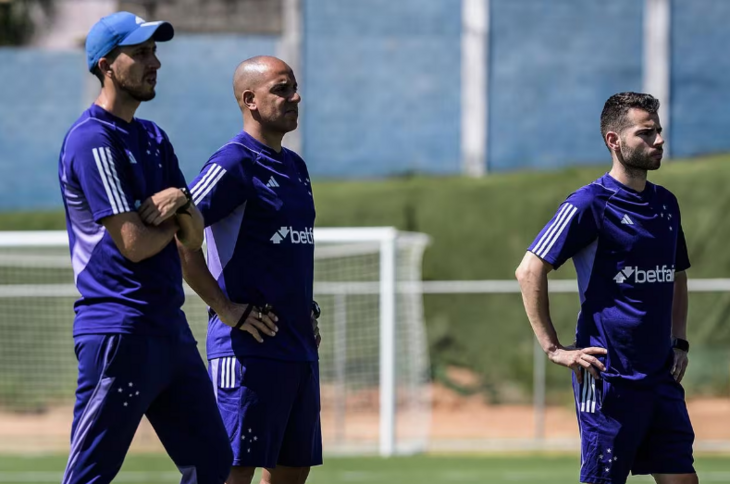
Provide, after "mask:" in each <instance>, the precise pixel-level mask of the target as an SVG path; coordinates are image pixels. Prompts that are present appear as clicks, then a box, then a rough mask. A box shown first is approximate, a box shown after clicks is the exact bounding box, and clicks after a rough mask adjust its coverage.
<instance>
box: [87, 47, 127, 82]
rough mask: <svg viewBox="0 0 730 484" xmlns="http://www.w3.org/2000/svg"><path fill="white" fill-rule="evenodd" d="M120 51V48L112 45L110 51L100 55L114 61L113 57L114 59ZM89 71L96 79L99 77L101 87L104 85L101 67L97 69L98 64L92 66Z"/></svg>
mask: <svg viewBox="0 0 730 484" xmlns="http://www.w3.org/2000/svg"><path fill="white" fill-rule="evenodd" d="M121 52H122V50H121V49H120V48H119V47H114V48H113V49H112V50H111V52H109V53H108V54H106V55H103V56H102V57H104V58H105V59H106V60H108V61H109V62H114V59H116V58H117V56H118V55H119V54H120V53H121ZM91 73H92V74H94V75H95V76H96V78H97V79H99V82H100V83H101V87H104V74H103V73H102V72H101V69H99V65H98V64H97V65H95V66H94V68H93V69H92V70H91Z"/></svg>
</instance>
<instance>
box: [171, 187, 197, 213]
mask: <svg viewBox="0 0 730 484" xmlns="http://www.w3.org/2000/svg"><path fill="white" fill-rule="evenodd" d="M180 191H181V192H182V193H183V195H185V198H187V199H188V201H187V202H185V205H183V206H182V207H180V208H178V209H177V211H176V212H175V213H188V208H190V205H192V203H193V196H192V195H191V194H190V190H188V187H182V188H180ZM188 215H189V214H188Z"/></svg>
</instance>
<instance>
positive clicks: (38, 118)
mask: <svg viewBox="0 0 730 484" xmlns="http://www.w3.org/2000/svg"><path fill="white" fill-rule="evenodd" d="M84 65H85V64H84V57H83V55H82V54H81V53H80V52H78V53H77V52H70V53H69V52H43V51H37V50H26V49H0V210H9V209H17V208H31V207H33V208H37V207H57V206H58V205H59V204H60V201H61V198H60V197H61V195H60V193H61V191H60V189H59V187H58V153H59V150H60V149H61V143H62V141H63V137H64V136H65V134H66V131H67V130H68V128H69V126H71V124H72V123H73V122H74V120H75V119H76V118H78V116H79V114H80V113H81V111H83V109H84V99H83V86H84V82H85V81H86V74H85V72H84Z"/></svg>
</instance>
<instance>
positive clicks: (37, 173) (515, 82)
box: [0, 0, 730, 210]
mask: <svg viewBox="0 0 730 484" xmlns="http://www.w3.org/2000/svg"><path fill="white" fill-rule="evenodd" d="M491 6H492V11H491V12H490V14H491V34H492V35H491V42H490V52H489V55H490V67H489V124H488V147H489V148H488V149H489V159H490V167H489V168H490V170H492V171H507V170H515V169H550V168H555V167H559V166H565V165H571V164H576V163H581V164H583V163H601V164H602V163H607V162H608V159H609V156H608V152H607V151H606V149H605V148H604V146H603V144H602V141H601V137H600V133H599V126H598V123H599V119H598V118H599V115H600V111H601V108H602V106H603V103H604V102H605V100H606V98H608V96H610V95H611V94H613V93H615V92H618V91H624V90H640V89H641V84H642V82H641V78H642V55H643V46H642V30H643V18H642V16H643V8H642V6H643V2H641V1H639V0H611V1H610V2H608V1H605V0H550V1H546V0H491ZM303 20H304V24H305V28H304V37H303V68H302V69H303V70H302V72H299V73H297V74H298V78H299V81H300V84H301V87H302V94H303V97H304V104H303V110H302V130H303V133H302V135H303V155H304V157H305V159H306V160H307V161H308V163H309V165H310V169H311V172H312V173H313V174H314V175H315V176H316V177H317V178H320V179H321V178H325V177H330V178H356V177H381V176H387V175H394V174H402V173H406V172H421V173H432V174H457V173H459V172H460V157H461V153H460V151H461V150H460V133H461V126H460V123H461V107H460V103H461V99H460V97H461V93H460V90H461V87H460V86H461V65H460V62H461V0H397V1H394V0H303ZM727 25H730V1H728V0H691V1H688V0H672V28H673V30H672V58H671V63H672V70H671V76H672V107H671V109H672V110H671V113H670V116H671V119H670V131H669V134H670V139H669V141H670V143H671V145H670V146H671V150H672V154H673V156H691V155H697V154H703V153H712V152H722V151H728V150H730V136H728V135H727V133H728V132H730V109H728V108H727V106H730V82H728V81H727V79H728V77H730V76H729V75H730V56H727V55H726V52H727V51H728V47H730V29H728V28H727ZM276 46H277V39H276V38H271V37H242V36H233V35H223V36H221V35H216V36H212V35H210V36H208V35H179V36H178V37H176V39H175V41H173V42H170V43H165V44H160V46H159V52H160V58H161V61H162V64H163V67H162V70H161V71H160V84H159V88H158V97H157V99H155V100H154V101H152V102H150V103H145V104H143V105H142V107H141V108H140V111H139V113H138V114H139V116H140V117H145V118H149V119H153V120H155V121H156V122H158V123H159V124H160V125H161V126H162V127H163V128H164V129H165V130H166V131H167V132H168V134H169V135H170V138H171V139H172V141H173V144H174V146H175V148H176V151H177V154H178V157H179V158H180V162H181V165H182V168H183V171H184V173H185V175H186V176H187V177H188V178H192V177H193V176H195V174H196V173H197V172H198V170H199V168H200V166H201V165H202V164H203V163H204V162H205V160H206V159H207V158H208V156H209V155H210V154H211V153H212V152H213V151H215V150H216V149H217V148H218V147H219V146H220V145H222V144H223V143H225V142H226V141H227V140H228V139H229V138H230V137H231V136H232V135H233V134H234V133H236V132H237V131H238V130H239V129H240V128H241V117H240V114H239V112H238V109H237V106H236V103H235V100H234V98H233V95H232V93H231V76H232V73H233V70H234V68H235V66H236V65H237V63H238V62H240V61H241V60H243V59H244V58H247V57H250V56H253V55H257V54H274V53H275V52H276ZM97 90H98V85H97V84H96V80H95V79H94V78H93V77H91V75H90V74H88V73H87V72H86V70H85V64H84V58H83V53H82V52H81V51H77V52H47V51H39V50H33V49H0V210H12V209H18V208H24V209H31V208H56V207H58V206H59V204H60V195H59V189H58V182H57V175H56V170H57V158H58V152H59V149H60V146H61V142H62V140H63V136H64V134H65V132H66V130H67V129H68V127H69V126H70V125H71V123H72V122H73V121H74V120H75V119H76V118H77V117H78V116H79V114H80V113H81V111H83V110H84V109H85V108H86V107H87V106H88V104H89V103H90V102H91V101H92V100H93V98H94V97H95V94H96V92H97Z"/></svg>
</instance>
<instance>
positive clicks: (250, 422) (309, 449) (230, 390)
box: [208, 357, 322, 468]
mask: <svg viewBox="0 0 730 484" xmlns="http://www.w3.org/2000/svg"><path fill="white" fill-rule="evenodd" d="M209 363H210V364H209V365H208V372H209V374H210V377H211V380H212V381H213V388H214V390H215V395H216V399H217V400H218V410H219V411H220V414H221V417H222V418H223V424H224V425H225V427H226V430H227V432H228V438H229V440H230V442H231V449H232V450H233V465H234V466H243V467H267V468H273V467H276V466H277V465H281V466H287V467H311V466H316V465H321V464H322V430H321V424H320V418H319V412H320V399H319V363H318V362H316V361H280V360H273V359H266V358H254V357H226V358H215V359H212V360H210V362H209Z"/></svg>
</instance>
